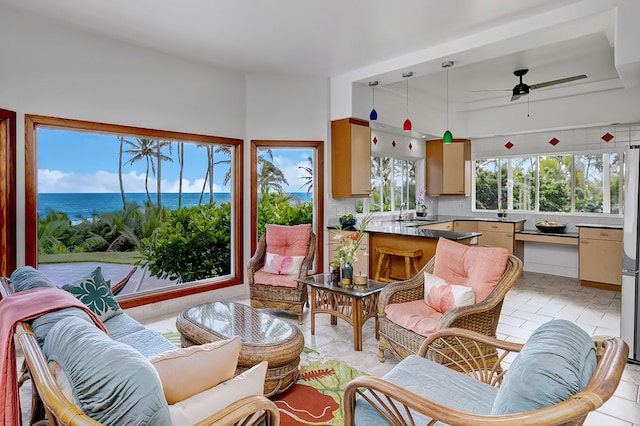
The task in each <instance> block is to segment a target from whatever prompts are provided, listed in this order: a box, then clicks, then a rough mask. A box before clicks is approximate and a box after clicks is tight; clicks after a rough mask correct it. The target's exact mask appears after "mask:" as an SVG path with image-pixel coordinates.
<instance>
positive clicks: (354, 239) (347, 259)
mask: <svg viewBox="0 0 640 426" xmlns="http://www.w3.org/2000/svg"><path fill="white" fill-rule="evenodd" d="M371 218H372V215H370V214H369V215H367V216H366V217H365V218H364V219H362V222H361V223H360V229H359V230H357V231H355V232H353V233H351V234H347V235H342V236H340V239H341V240H342V241H341V244H340V245H339V246H338V254H337V257H336V260H335V261H334V265H335V264H336V263H338V264H339V265H341V272H342V284H343V285H346V286H349V285H351V283H352V282H353V264H354V262H357V261H358V256H357V252H358V247H360V243H361V242H362V237H363V236H364V232H365V229H366V227H367V225H368V224H369V222H370V221H371Z"/></svg>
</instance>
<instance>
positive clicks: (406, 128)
mask: <svg viewBox="0 0 640 426" xmlns="http://www.w3.org/2000/svg"><path fill="white" fill-rule="evenodd" d="M402 130H404V131H405V132H410V131H411V120H409V119H408V118H407V119H406V120H404V124H403V125H402Z"/></svg>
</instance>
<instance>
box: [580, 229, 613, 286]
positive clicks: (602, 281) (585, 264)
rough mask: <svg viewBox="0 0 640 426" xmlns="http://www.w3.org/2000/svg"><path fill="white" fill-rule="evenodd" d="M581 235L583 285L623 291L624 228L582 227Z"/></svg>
mask: <svg viewBox="0 0 640 426" xmlns="http://www.w3.org/2000/svg"><path fill="white" fill-rule="evenodd" d="M578 238H579V241H580V254H579V269H580V282H581V283H582V285H584V286H589V287H600V288H609V289H612V290H619V289H620V287H619V286H620V285H621V284H622V272H621V271H622V230H621V229H609V228H586V227H580V228H579V232H578Z"/></svg>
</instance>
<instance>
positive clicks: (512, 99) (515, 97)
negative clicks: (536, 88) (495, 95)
mask: <svg viewBox="0 0 640 426" xmlns="http://www.w3.org/2000/svg"><path fill="white" fill-rule="evenodd" d="M524 94H525V95H528V93H524ZM521 96H522V95H512V96H511V102H513V101H517V100H518V99H520V97H521Z"/></svg>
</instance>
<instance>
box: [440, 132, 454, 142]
mask: <svg viewBox="0 0 640 426" xmlns="http://www.w3.org/2000/svg"><path fill="white" fill-rule="evenodd" d="M442 142H443V143H451V142H453V135H452V134H451V132H450V131H449V129H447V131H446V132H444V135H442Z"/></svg>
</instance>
